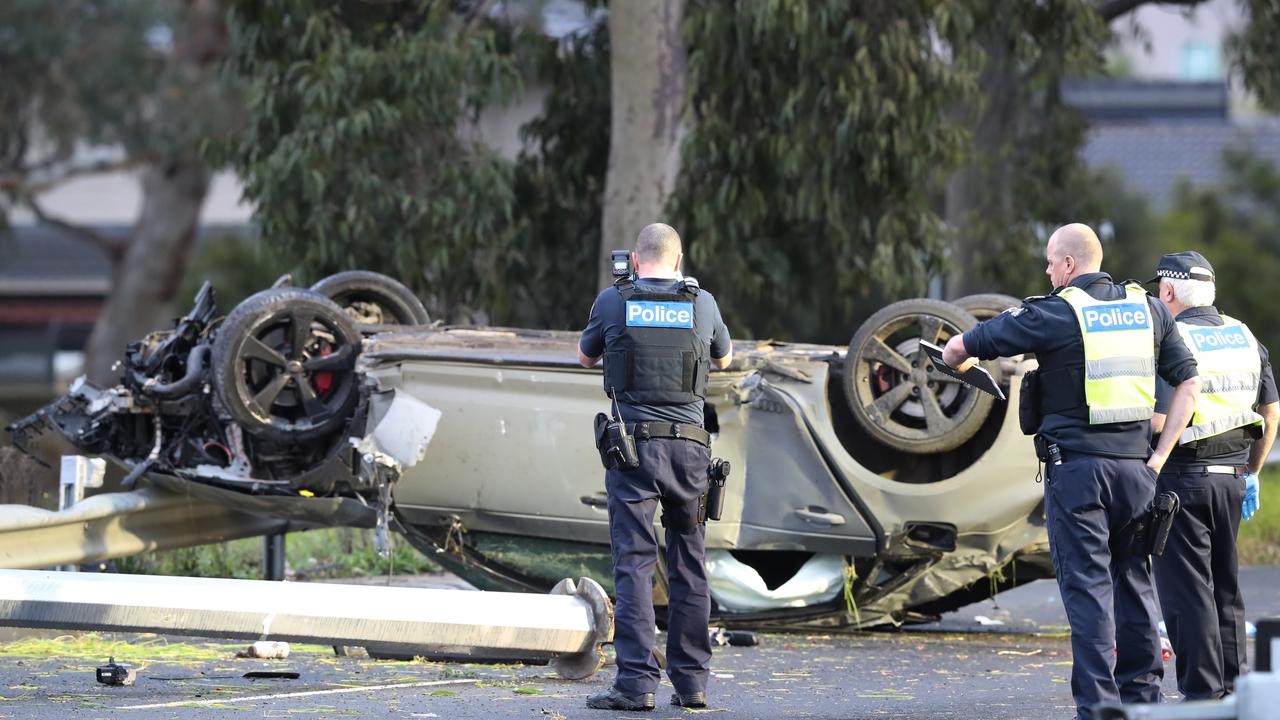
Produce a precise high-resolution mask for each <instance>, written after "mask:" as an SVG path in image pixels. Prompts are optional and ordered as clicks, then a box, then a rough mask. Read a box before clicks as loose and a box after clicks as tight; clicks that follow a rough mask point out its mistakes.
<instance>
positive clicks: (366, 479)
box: [9, 272, 1052, 628]
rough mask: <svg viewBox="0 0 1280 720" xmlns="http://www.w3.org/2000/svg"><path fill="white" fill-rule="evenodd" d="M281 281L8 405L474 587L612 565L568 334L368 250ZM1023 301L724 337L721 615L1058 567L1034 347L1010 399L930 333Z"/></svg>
mask: <svg viewBox="0 0 1280 720" xmlns="http://www.w3.org/2000/svg"><path fill="white" fill-rule="evenodd" d="M286 283H287V280H284V279H282V281H281V282H279V283H277V285H276V286H274V287H272V288H270V289H268V290H264V291H262V292H260V293H258V294H256V295H254V296H252V297H250V298H248V299H246V300H245V301H244V302H242V303H241V304H240V305H238V306H237V307H235V308H234V309H233V310H232V311H231V312H230V313H229V314H227V315H226V316H225V317H222V316H221V315H220V314H219V311H218V309H217V307H216V303H215V301H214V297H213V292H212V290H211V289H210V288H208V287H207V286H206V287H205V288H204V289H202V291H201V292H200V293H199V294H198V296H197V298H196V301H195V304H194V307H193V308H192V310H191V311H190V312H189V313H188V314H187V315H185V316H184V317H183V318H181V319H180V320H179V321H178V322H177V323H176V326H175V328H174V329H173V330H171V331H166V332H160V333H154V334H152V335H150V336H148V337H147V338H145V339H143V340H141V341H138V342H135V343H132V344H131V345H130V346H129V348H128V350H127V352H126V356H125V358H124V359H123V361H122V363H121V365H120V368H121V370H122V379H121V382H120V384H119V385H117V386H115V387H111V388H99V387H94V386H93V385H91V384H90V383H87V382H85V381H83V380H81V381H78V382H77V383H76V384H75V385H74V386H73V387H72V389H71V391H70V392H69V393H68V394H67V395H66V396H65V397H63V398H60V399H59V400H57V401H55V402H53V403H52V404H50V405H49V406H47V407H45V408H43V409H42V410H40V411H39V412H37V413H36V414H34V415H32V416H30V417H28V418H25V419H23V420H21V421H18V422H16V423H14V424H13V425H11V426H10V428H9V430H10V432H11V433H12V436H13V439H14V442H15V444H16V445H18V446H19V447H21V448H24V449H26V450H27V451H28V452H31V453H32V454H36V455H44V456H46V459H48V456H49V455H52V454H57V453H76V454H83V455H97V456H103V457H106V458H108V459H110V460H111V461H112V462H113V463H114V464H116V465H118V466H120V467H121V468H122V470H123V473H124V476H123V479H122V480H121V483H122V484H123V486H124V488H125V489H129V488H132V487H133V486H134V485H135V484H139V483H141V484H144V485H147V486H151V487H153V488H157V489H160V490H163V491H164V492H170V493H181V494H183V495H185V496H187V497H191V498H197V499H199V500H200V502H203V503H208V504H209V505H210V506H226V507H234V508H235V509H236V510H238V511H240V512H247V513H250V514H254V515H259V516H267V517H273V518H284V519H287V520H289V521H290V522H291V523H292V525H291V527H294V528H307V527H321V526H331V525H356V526H364V527H375V528H378V529H379V530H380V531H382V532H383V533H387V532H395V533H398V534H399V535H401V536H403V537H404V538H406V539H407V540H408V541H409V542H410V543H412V544H413V545H414V546H415V547H417V548H418V549H420V550H422V551H423V552H428V553H432V554H433V557H434V558H435V559H436V560H438V561H439V562H440V563H441V564H443V565H445V566H446V567H448V568H449V569H451V570H453V571H454V572H456V573H457V574H459V575H461V576H462V577H464V578H466V579H467V580H469V581H470V582H472V583H473V584H474V585H476V586H477V587H480V588H482V589H507V590H510V589H520V590H529V591H537V592H546V591H547V590H548V589H550V587H551V586H552V585H553V584H554V583H555V582H556V581H557V580H558V579H559V578H562V577H565V576H579V575H585V576H591V577H594V578H596V579H598V580H600V581H601V582H602V584H604V585H605V586H606V587H607V588H608V587H610V582H609V581H610V578H611V574H610V565H609V548H608V541H609V540H608V538H609V535H608V528H607V523H606V505H605V496H604V488H603V481H602V471H601V470H600V466H599V458H598V455H597V451H596V449H595V447H594V443H593V437H592V432H591V425H592V418H593V416H594V415H595V413H596V412H598V411H600V410H602V409H603V408H604V405H605V403H606V402H607V401H606V399H605V396H604V394H603V392H602V389H601V380H600V371H599V370H598V369H595V370H588V369H583V368H582V367H580V366H579V365H578V363H577V361H576V353H575V347H576V340H577V335H576V333H568V332H556V331H536V330H521V329H511V328H492V327H446V326H440V325H439V324H431V323H430V320H429V318H428V317H427V313H426V311H425V310H424V309H423V306H422V304H421V303H420V302H419V301H418V300H417V298H415V297H414V296H413V295H412V293H411V292H409V291H408V290H407V289H406V288H405V287H404V286H403V285H401V284H399V283H397V282H396V281H394V280H392V279H390V278H387V277H385V276H381V275H376V274H374V273H366V272H350V273H341V274H338V275H335V276H332V277H330V278H326V279H325V280H322V281H321V282H320V283H317V284H316V285H315V286H312V287H311V288H310V289H303V288H295V287H288V286H287V284H286ZM1015 302H1016V300H1013V299H1012V298H1008V297H1005V296H999V295H980V296H973V297H971V298H965V299H963V300H961V301H958V302H957V303H955V304H953V303H946V302H941V301H937V300H923V299H921V300H906V301H902V302H899V303H895V304H893V305H890V306H888V307H885V308H884V309H882V310H881V311H880V312H877V313H876V314H875V315H873V316H872V317H870V318H869V319H867V321H866V322H865V323H863V325H862V326H861V327H860V328H859V330H858V331H857V332H856V333H855V335H854V336H853V339H852V341H851V342H850V344H849V347H848V348H841V347H832V346H822V345H806V344H788V343H775V342H752V341H735V343H734V355H735V359H734V362H733V364H732V365H731V366H730V367H729V368H727V369H725V370H715V371H712V373H711V379H710V382H709V384H708V392H707V403H706V418H705V421H706V427H707V429H708V430H709V431H710V432H711V433H712V436H713V451H714V453H715V454H716V455H717V456H719V457H722V458H725V459H727V460H729V461H730V462H731V463H732V466H733V468H734V473H733V476H732V477H731V478H730V480H729V483H728V485H727V487H726V502H725V506H724V514H723V518H722V519H721V520H720V521H719V522H712V523H709V524H708V527H707V548H708V554H707V565H708V571H709V576H710V579H711V591H712V595H713V599H714V600H715V604H714V606H715V610H714V613H715V614H716V615H718V616H719V619H720V621H721V622H722V623H725V624H734V623H750V624H751V625H752V626H753V627H758V628H767V627H799V626H808V627H817V626H833V625H862V626H867V625H875V624H886V623H892V624H901V623H904V622H914V621H923V620H927V619H930V618H931V617H933V616H935V615H936V614H937V613H939V612H942V611H945V610H947V609H951V608H954V607H958V606H960V605H963V604H966V603H968V602H972V601H974V600H977V599H980V598H982V597H986V596H988V595H990V594H992V593H994V592H997V591H998V590H1002V589H1005V588H1007V587H1010V586H1012V585H1016V584H1020V583H1023V582H1027V581H1029V580H1033V579H1036V578H1040V577H1046V576H1048V575H1049V574H1051V573H1052V568H1051V564H1050V562H1049V557H1048V550H1047V538H1046V533H1045V529H1044V523H1043V506H1042V492H1041V489H1040V486H1039V485H1038V484H1037V483H1036V482H1035V480H1036V476H1037V470H1038V467H1037V462H1036V459H1035V457H1034V454H1033V452H1032V449H1031V443H1030V442H1029V441H1028V440H1027V438H1025V437H1024V436H1023V435H1022V434H1021V433H1020V432H1019V430H1018V425H1017V418H1016V413H1015V412H1011V411H1009V407H1008V406H1009V405H1010V404H1012V405H1015V406H1016V403H1017V401H1018V388H1017V386H1018V383H1017V382H1016V381H1017V379H1018V378H1019V376H1020V375H1021V374H1022V373H1023V372H1024V371H1025V370H1026V369H1028V368H1029V367H1032V366H1033V365H1032V364H1033V363H1034V360H1032V359H1024V358H1020V357H1019V358H1004V359H1001V360H999V361H995V362H990V363H985V366H986V367H987V369H988V371H990V372H991V373H992V375H993V376H994V377H995V378H996V379H997V380H998V381H999V382H1000V383H1001V385H1002V386H1004V388H1005V392H1006V395H1007V396H1008V397H1009V400H1008V401H1007V402H1005V401H999V400H995V399H994V398H993V397H992V396H990V395H987V394H985V393H981V392H979V391H977V390H975V389H973V388H971V387H969V386H967V385H963V384H960V383H959V382H957V381H955V380H953V379H951V378H950V377H948V376H946V375H943V374H941V373H939V372H937V371H936V370H935V369H934V368H933V367H932V366H931V365H930V363H929V361H928V360H927V359H926V358H925V355H924V354H923V352H921V351H920V348H919V342H920V341H921V340H922V339H924V340H929V341H932V342H938V343H943V342H945V341H946V340H947V339H948V338H949V337H951V336H953V335H955V334H957V333H959V332H963V331H964V330H966V329H967V328H969V327H972V326H973V325H974V324H975V323H976V322H977V320H976V318H981V317H989V316H990V315H992V314H994V313H996V312H999V311H1001V310H1003V309H1004V308H1006V307H1008V306H1009V305H1010V304H1012V303H1015ZM252 532H253V531H252V530H246V533H245V534H252ZM196 535H197V536H199V530H198V529H197V531H196ZM234 535H235V533H234V532H229V531H228V529H227V528H225V527H219V528H216V531H215V528H213V527H212V526H211V527H210V528H209V533H208V536H207V538H205V541H214V540H220V539H225V538H226V537H229V536H234ZM659 537H661V533H659ZM197 539H199V538H198V537H197ZM188 542H189V540H188ZM163 545H164V543H163V542H160V543H158V544H157V545H156V546H157V547H159V546H163ZM86 547H87V546H86ZM84 554H85V555H86V557H84V559H86V560H87V559H98V558H102V557H109V556H112V555H113V550H112V548H110V547H98V548H95V549H92V550H85V552H84ZM89 556H92V557H89ZM658 575H659V579H658V580H656V582H658V583H659V587H658V588H657V592H656V593H655V598H656V601H657V602H658V603H660V604H661V603H663V602H665V600H664V598H665V592H664V590H665V588H663V587H661V583H662V580H661V578H660V576H661V575H662V573H659V574H658Z"/></svg>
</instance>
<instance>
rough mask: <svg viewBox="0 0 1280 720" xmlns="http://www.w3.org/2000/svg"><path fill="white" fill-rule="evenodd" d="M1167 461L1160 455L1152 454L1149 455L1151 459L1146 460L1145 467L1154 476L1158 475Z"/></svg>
mask: <svg viewBox="0 0 1280 720" xmlns="http://www.w3.org/2000/svg"><path fill="white" fill-rule="evenodd" d="M1168 459H1169V458H1167V457H1165V456H1164V455H1161V454H1160V453H1155V452H1153V453H1151V457H1149V458H1147V467H1149V468H1151V469H1152V470H1153V471H1154V472H1155V474H1156V475H1159V474H1160V471H1161V470H1163V469H1164V463H1165V461H1166V460H1168Z"/></svg>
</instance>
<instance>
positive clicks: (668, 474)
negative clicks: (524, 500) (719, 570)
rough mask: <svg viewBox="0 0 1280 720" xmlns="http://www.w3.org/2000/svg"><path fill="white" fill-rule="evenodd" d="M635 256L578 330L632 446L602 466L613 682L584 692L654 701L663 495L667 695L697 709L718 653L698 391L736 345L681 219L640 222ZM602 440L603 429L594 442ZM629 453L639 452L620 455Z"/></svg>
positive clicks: (642, 705) (599, 698)
mask: <svg viewBox="0 0 1280 720" xmlns="http://www.w3.org/2000/svg"><path fill="white" fill-rule="evenodd" d="M632 258H633V261H634V264H635V268H636V276H637V277H636V278H635V279H634V280H633V279H632V278H631V277H630V276H629V275H626V276H623V277H621V278H619V280H618V282H616V283H615V284H614V286H613V287H610V288H607V289H606V290H604V291H603V292H601V293H600V295H599V296H598V297H597V298H596V301H595V304H594V305H593V306H592V307H591V315H590V317H589V318H588V320H587V327H586V329H585V330H583V331H582V337H581V338H580V339H579V341H578V361H579V362H580V363H581V364H582V365H583V366H584V367H595V366H596V364H597V363H599V362H600V361H601V359H603V361H604V386H605V392H606V393H608V394H609V395H610V397H611V399H612V405H613V406H614V413H615V415H614V419H615V421H619V422H617V423H615V430H616V426H617V425H621V426H622V427H625V431H626V432H625V435H626V443H623V444H624V445H628V446H629V448H628V449H629V453H628V452H623V451H619V453H618V455H619V457H618V458H616V459H615V461H614V462H612V463H609V464H607V467H609V469H607V470H606V472H605V489H606V491H607V493H608V507H609V539H610V547H611V550H612V554H613V582H614V598H615V605H614V617H615V630H614V640H613V646H614V649H615V651H616V652H617V658H618V660H617V662H618V674H617V677H616V678H615V679H614V682H613V685H612V686H611V687H610V688H609V689H608V690H606V691H604V692H601V693H598V694H596V695H592V696H591V697H590V698H588V699H587V706H588V707H592V708H599V709H606V710H652V709H653V708H654V706H655V700H654V694H655V692H656V691H657V688H658V677H659V676H658V665H657V661H656V659H655V657H654V653H653V644H654V621H655V617H654V609H653V587H652V582H653V572H654V568H655V567H656V566H657V561H658V542H657V537H656V536H655V534H654V529H653V519H654V513H655V512H656V510H657V508H658V506H659V505H661V507H662V516H661V524H662V526H663V528H664V532H665V544H666V552H665V559H666V566H667V584H668V596H669V601H668V604H667V653H666V656H667V676H668V677H669V678H670V679H671V684H672V685H673V686H674V687H675V693H674V694H673V695H672V696H671V704H673V705H678V706H682V707H686V708H701V707H705V706H706V704H707V699H706V686H707V677H708V675H709V674H710V663H711V641H710V637H709V633H708V627H707V623H708V619H709V616H710V612H711V593H710V590H709V589H708V587H707V576H706V568H705V566H704V564H703V555H704V537H705V526H704V524H703V523H704V522H705V518H703V517H700V498H703V500H702V501H701V502H702V503H705V493H706V492H707V488H708V477H709V471H710V469H711V438H710V435H709V434H708V433H707V431H706V430H705V429H704V427H703V402H704V399H705V397H706V387H707V378H708V371H709V366H711V365H714V366H715V367H717V368H726V367H728V366H729V363H730V361H731V360H732V357H733V354H732V353H733V348H732V345H731V344H730V342H729V330H728V328H726V327H725V324H724V322H723V321H722V320H721V319H720V309H719V307H718V306H717V305H716V301H715V298H713V297H712V296H711V294H710V293H708V292H707V291H705V290H703V289H701V288H700V287H698V284H697V282H696V281H695V280H694V279H693V278H686V277H683V276H682V275H681V273H680V264H681V260H682V258H683V253H682V248H681V243H680V236H679V235H678V234H677V233H676V231H675V230H674V229H672V228H671V227H670V226H669V225H663V224H661V223H654V224H651V225H647V226H645V228H644V229H643V230H641V231H640V235H639V237H637V239H636V247H635V251H634V253H633V254H632ZM624 264H625V263H624ZM601 419H604V418H601ZM599 425H600V422H599V421H598V422H597V426H598V427H597V432H598V434H599V433H600V428H599ZM602 442H606V440H605V439H604V438H602V437H600V436H598V437H597V443H598V444H600V443H602ZM630 448H633V449H630ZM626 454H633V455H634V457H632V458H629V459H628V458H624V457H622V456H623V455H626ZM605 455H606V451H605V450H604V449H602V459H603V458H604V456H605ZM632 463H634V466H632Z"/></svg>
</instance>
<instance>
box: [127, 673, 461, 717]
mask: <svg viewBox="0 0 1280 720" xmlns="http://www.w3.org/2000/svg"><path fill="white" fill-rule="evenodd" d="M474 682H477V681H476V680H475V679H465V680H431V681H427V682H415V683H396V684H394V685H369V686H368V687H354V688H337V689H334V690H309V691H306V692H291V693H278V694H276V695H248V696H244V697H220V698H213V699H210V700H178V701H177V702H167V703H155V704H154V705H124V706H121V707H117V708H113V709H114V710H150V709H152V708H166V707H179V706H186V705H223V704H227V705H229V704H231V703H242V702H251V701H254V700H279V699H280V698H296V697H309V696H311V695H337V694H338V693H353V692H370V691H373V690H395V689H398V688H418V687H431V686H434V685H462V684H465V683H474Z"/></svg>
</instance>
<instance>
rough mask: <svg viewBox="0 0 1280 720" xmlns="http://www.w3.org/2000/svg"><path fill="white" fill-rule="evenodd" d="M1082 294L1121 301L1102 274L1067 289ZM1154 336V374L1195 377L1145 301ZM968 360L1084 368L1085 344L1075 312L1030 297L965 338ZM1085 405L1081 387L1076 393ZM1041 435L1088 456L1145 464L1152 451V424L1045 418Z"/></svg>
mask: <svg viewBox="0 0 1280 720" xmlns="http://www.w3.org/2000/svg"><path fill="white" fill-rule="evenodd" d="M1070 284H1071V285H1072V286H1074V287H1079V288H1083V289H1084V291H1085V292H1087V293H1089V295H1090V296H1092V297H1094V298H1096V299H1098V300H1118V299H1120V298H1122V297H1124V295H1125V289H1124V286H1123V285H1117V284H1116V283H1115V282H1114V281H1112V279H1111V276H1110V275H1108V274H1107V273H1102V272H1099V273H1087V274H1085V275H1081V276H1080V277H1077V278H1076V279H1074V280H1072V281H1071V283H1070ZM1147 304H1148V305H1149V306H1150V307H1151V319H1152V329H1153V330H1154V331H1155V353H1156V372H1157V374H1158V375H1159V376H1160V377H1161V378H1164V379H1165V381H1167V382H1168V383H1169V384H1170V385H1178V384H1181V383H1182V381H1183V380H1186V379H1188V378H1192V377H1195V376H1196V374H1197V372H1196V359H1195V356H1193V355H1192V354H1191V351H1190V350H1188V349H1187V346H1186V345H1185V344H1184V343H1183V342H1182V336H1181V335H1180V334H1179V333H1178V328H1177V327H1176V326H1175V324H1174V322H1173V317H1172V316H1170V315H1169V311H1168V310H1167V309H1165V307H1164V305H1161V304H1160V301H1159V300H1158V299H1156V298H1153V297H1148V298H1147ZM964 346H965V349H966V350H967V351H968V352H969V354H970V355H973V356H975V357H978V358H981V359H983V360H994V359H995V358H998V357H1002V356H1004V357H1007V356H1010V355H1018V354H1020V353H1035V354H1036V359H1037V360H1038V361H1039V362H1040V367H1041V368H1042V369H1046V370H1047V369H1053V368H1063V367H1083V366H1084V338H1083V336H1082V335H1081V334H1080V323H1079V322H1078V321H1077V320H1076V314H1075V310H1074V309H1072V307H1071V305H1070V304H1068V303H1067V301H1066V300H1064V299H1062V298H1060V297H1058V296H1056V295H1042V296H1037V297H1030V298H1027V299H1026V300H1024V301H1023V303H1022V305H1021V306H1020V307H1016V308H1011V309H1010V310H1007V311H1005V312H1003V313H1001V314H1000V315H997V316H996V317H994V318H992V319H990V320H988V321H986V322H983V323H980V324H979V325H978V326H977V327H975V328H973V329H972V330H970V331H968V332H966V333H965V334H964ZM1080 393H1081V394H1080V403H1081V404H1082V405H1083V403H1084V386H1083V384H1082V385H1081V387H1080ZM1040 435H1042V436H1044V438H1045V439H1046V440H1047V441H1048V442H1051V443H1057V444H1058V445H1060V446H1062V447H1063V448H1066V449H1067V450H1074V451H1076V452H1080V453H1087V454H1090V455H1105V456H1108V457H1121V458H1143V459H1145V458H1147V457H1148V456H1149V455H1150V451H1151V444H1150V443H1151V423H1150V421H1147V420H1139V421H1134V422H1120V423H1107V424H1103V425H1090V424H1089V420H1088V419H1087V414H1077V415H1075V416H1073V415H1068V414H1059V413H1054V414H1047V415H1045V416H1044V419H1043V421H1041V423H1040Z"/></svg>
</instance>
